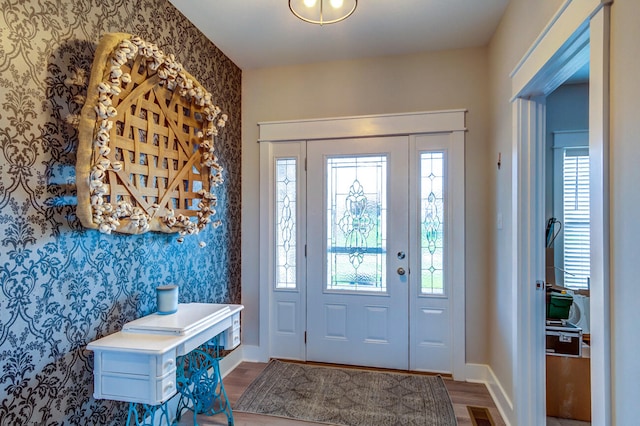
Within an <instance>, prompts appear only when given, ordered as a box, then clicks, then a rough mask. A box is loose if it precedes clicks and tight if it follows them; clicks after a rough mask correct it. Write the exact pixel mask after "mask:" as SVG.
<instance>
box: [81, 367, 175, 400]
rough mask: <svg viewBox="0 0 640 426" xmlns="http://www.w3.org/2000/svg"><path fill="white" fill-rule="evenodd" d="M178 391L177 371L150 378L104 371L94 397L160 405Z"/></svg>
mask: <svg viewBox="0 0 640 426" xmlns="http://www.w3.org/2000/svg"><path fill="white" fill-rule="evenodd" d="M175 393H176V372H175V370H173V371H170V372H168V373H167V374H166V375H165V376H164V377H157V378H155V379H150V378H149V377H144V376H134V375H124V374H116V373H113V374H110V373H104V374H102V377H101V378H100V379H97V378H96V387H95V389H94V394H93V396H94V398H97V399H112V400H115V401H125V402H137V403H142V404H150V405H158V404H161V403H163V402H164V401H166V400H167V399H169V398H171V397H172V396H173V395H174V394H175Z"/></svg>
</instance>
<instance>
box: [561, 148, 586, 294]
mask: <svg viewBox="0 0 640 426" xmlns="http://www.w3.org/2000/svg"><path fill="white" fill-rule="evenodd" d="M562 175H563V178H562V184H563V210H564V224H563V229H564V270H565V273H564V285H565V287H569V288H573V289H587V288H588V286H589V284H588V278H589V274H590V243H589V239H590V233H589V152H588V150H587V149H585V148H566V149H565V150H564V161H563V171H562Z"/></svg>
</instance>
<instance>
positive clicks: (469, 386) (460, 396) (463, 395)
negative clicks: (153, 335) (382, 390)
mask: <svg viewBox="0 0 640 426" xmlns="http://www.w3.org/2000/svg"><path fill="white" fill-rule="evenodd" d="M266 366H267V364H266V363H253V362H243V363H242V364H240V365H239V366H238V367H236V368H235V369H234V370H233V371H232V372H231V373H229V374H228V375H227V377H225V379H224V386H225V390H226V392H227V396H228V397H229V400H230V401H231V407H233V406H234V404H235V402H236V401H237V400H238V398H240V395H242V392H244V390H245V389H246V388H247V386H249V384H251V382H252V381H253V380H254V379H255V378H256V377H257V376H258V375H259V374H260V372H261V371H262V370H263V369H264V368H265V367H266ZM445 384H446V386H447V390H448V391H449V395H450V396H451V401H452V402H453V409H454V411H455V413H456V418H457V419H458V425H459V426H465V425H467V426H468V425H473V422H472V421H471V418H470V417H469V411H468V410H467V405H473V406H478V407H487V408H488V409H489V412H490V413H491V417H492V418H493V420H494V423H495V425H496V426H505V423H504V421H503V420H502V417H501V416H500V413H499V412H498V409H497V408H496V405H495V404H494V402H493V400H492V399H491V396H490V395H489V391H488V390H487V388H486V387H485V386H484V385H483V384H479V383H466V382H456V381H454V380H451V379H445ZM233 417H234V420H235V426H309V425H318V424H319V423H314V422H305V421H299V420H289V419H283V418H280V417H272V416H261V415H256V414H247V413H239V412H234V413H233ZM192 424H193V420H192V417H191V416H189V415H186V416H185V417H183V419H182V420H181V421H180V423H179V425H181V426H188V425H192ZM198 424H200V426H220V425H226V424H227V418H226V417H225V416H224V415H217V416H213V417H207V416H198ZM372 426H374V425H372Z"/></svg>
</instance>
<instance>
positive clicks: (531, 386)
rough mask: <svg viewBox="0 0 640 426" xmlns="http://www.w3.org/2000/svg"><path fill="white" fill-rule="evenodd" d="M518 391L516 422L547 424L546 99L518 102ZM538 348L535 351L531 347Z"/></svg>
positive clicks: (515, 273)
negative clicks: (545, 285) (538, 283)
mask: <svg viewBox="0 0 640 426" xmlns="http://www.w3.org/2000/svg"><path fill="white" fill-rule="evenodd" d="M513 113H514V117H513V122H514V125H515V126H514V135H513V144H514V145H513V152H514V153H517V156H516V157H515V158H516V161H514V163H513V188H512V189H513V192H512V203H513V206H512V214H513V218H512V221H513V224H514V232H513V234H512V238H513V240H512V241H513V251H512V264H513V265H515V266H514V268H513V269H512V274H513V276H512V282H513V303H512V316H513V318H514V320H515V321H514V328H513V366H512V367H513V389H514V392H515V395H514V398H513V399H514V406H515V413H514V417H515V423H516V424H523V425H524V424H531V425H538V424H544V421H545V418H546V414H545V411H546V410H545V399H544V395H545V375H544V374H545V368H544V354H545V340H544V320H545V318H544V296H545V291H544V285H542V286H541V287H537V286H536V285H537V284H536V282H540V281H544V257H543V255H544V197H543V196H544V173H543V171H544V144H543V143H541V141H543V140H544V138H545V129H544V117H545V105H544V99H540V98H536V99H533V100H526V99H520V98H518V99H516V100H515V102H514V103H513ZM532 349H534V350H532Z"/></svg>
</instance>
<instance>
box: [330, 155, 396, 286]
mask: <svg viewBox="0 0 640 426" xmlns="http://www.w3.org/2000/svg"><path fill="white" fill-rule="evenodd" d="M327 187H328V191H327V197H328V198H327V252H328V253H327V289H328V290H338V291H340V290H343V291H364V292H372V291H373V292H385V291H386V279H385V269H386V267H385V265H386V242H387V239H386V229H387V224H386V221H387V157H386V156H358V157H335V158H329V159H328V160H327Z"/></svg>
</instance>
